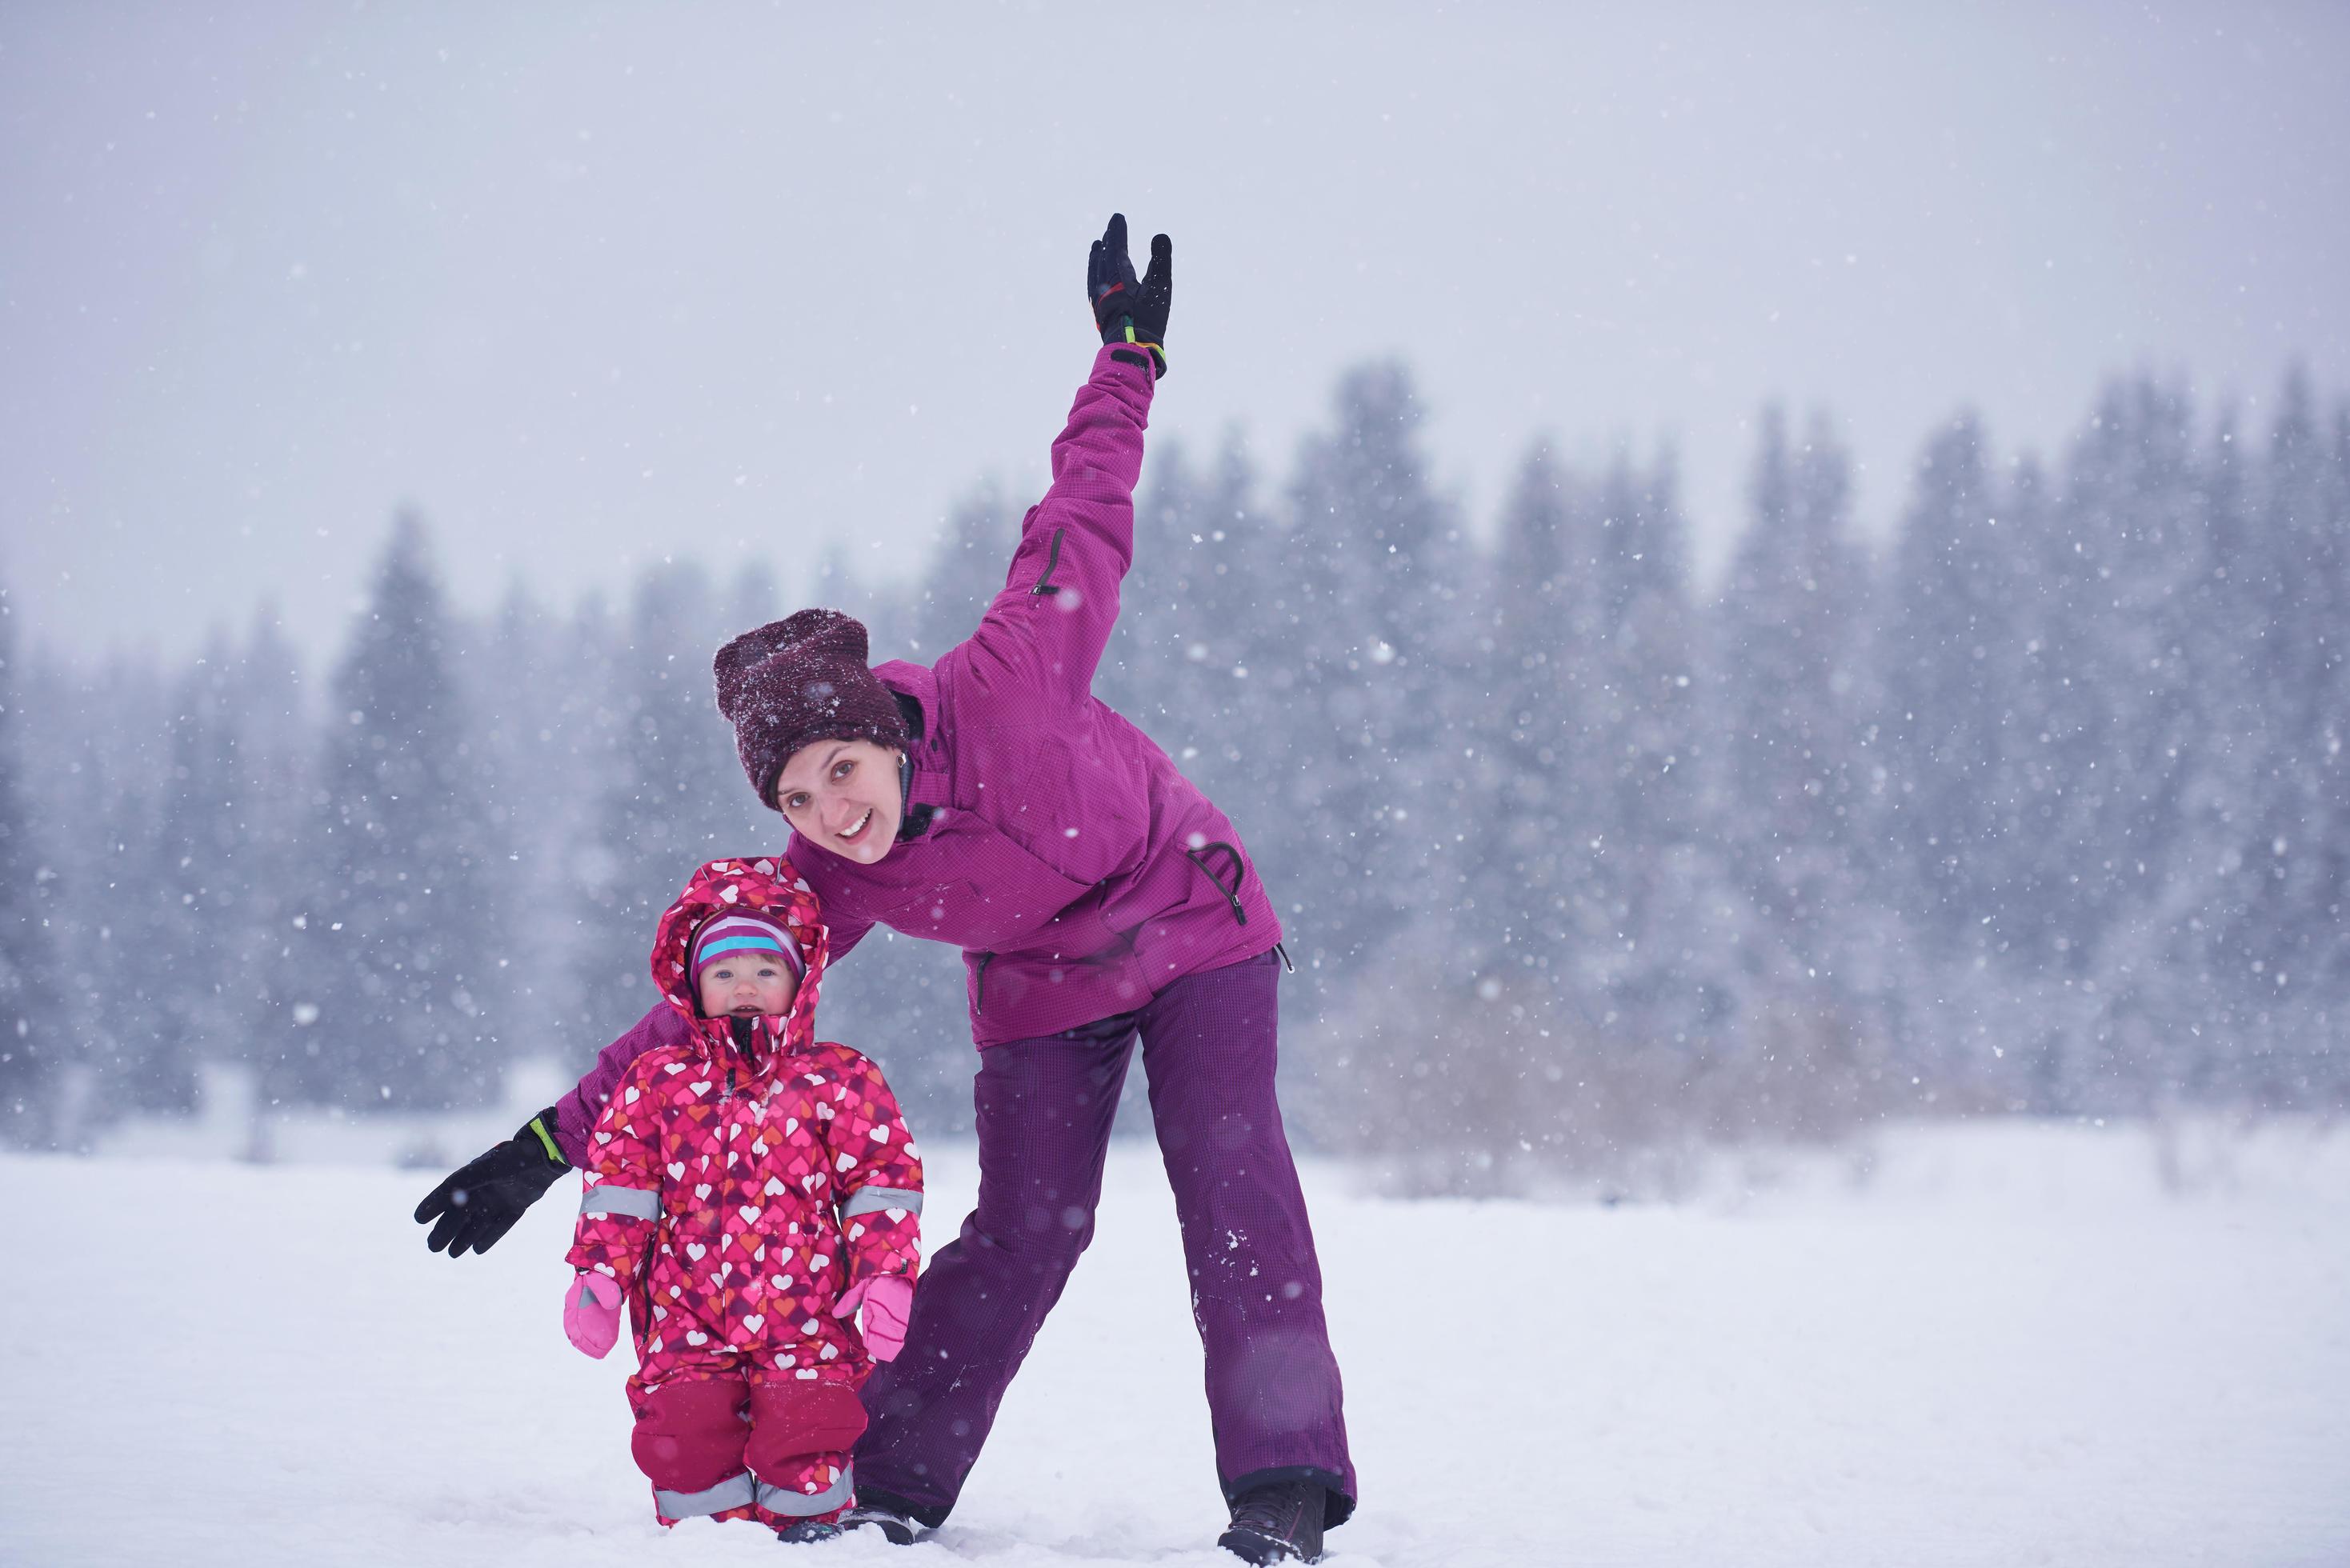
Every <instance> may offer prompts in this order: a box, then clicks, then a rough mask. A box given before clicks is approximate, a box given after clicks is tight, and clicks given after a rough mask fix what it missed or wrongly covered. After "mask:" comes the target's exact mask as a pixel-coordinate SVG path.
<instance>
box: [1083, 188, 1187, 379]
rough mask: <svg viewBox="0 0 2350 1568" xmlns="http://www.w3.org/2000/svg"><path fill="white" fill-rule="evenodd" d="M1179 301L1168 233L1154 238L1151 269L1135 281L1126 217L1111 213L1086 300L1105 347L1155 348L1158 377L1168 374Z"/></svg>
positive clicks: (1091, 264) (1089, 266)
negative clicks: (1173, 312)
mask: <svg viewBox="0 0 2350 1568" xmlns="http://www.w3.org/2000/svg"><path fill="white" fill-rule="evenodd" d="M1174 297H1175V246H1174V244H1173V243H1172V242H1171V241H1170V240H1169V239H1168V238H1167V236H1166V235H1165V234H1154V235H1152V236H1151V240H1150V270H1149V272H1146V273H1144V274H1143V275H1142V281H1141V282H1140V283H1137V282H1136V281H1135V279H1134V263H1133V261H1132V260H1131V259H1130V258H1129V257H1128V255H1127V254H1126V214H1125V213H1111V214H1110V215H1109V227H1107V228H1106V229H1104V230H1103V231H1102V237H1101V238H1099V239H1097V240H1096V241H1095V242H1094V248H1093V254H1092V255H1091V256H1090V257H1088V258H1087V262H1086V300H1087V303H1088V304H1090V305H1091V306H1093V307H1094V325H1095V326H1096V327H1099V328H1100V329H1101V340H1102V341H1103V342H1105V343H1136V344H1139V345H1141V346H1142V347H1144V348H1148V349H1149V350H1150V359H1151V363H1152V364H1153V365H1154V366H1155V367H1156V368H1157V369H1158V372H1159V374H1160V375H1162V376H1164V375H1165V374H1167V355H1166V353H1165V352H1164V348H1165V345H1166V342H1167V307H1168V306H1169V305H1170V304H1171V303H1172V302H1173V300H1174Z"/></svg>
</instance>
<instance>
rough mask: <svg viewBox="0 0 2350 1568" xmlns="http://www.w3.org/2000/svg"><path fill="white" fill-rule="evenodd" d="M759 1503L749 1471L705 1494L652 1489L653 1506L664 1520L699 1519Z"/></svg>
mask: <svg viewBox="0 0 2350 1568" xmlns="http://www.w3.org/2000/svg"><path fill="white" fill-rule="evenodd" d="M758 1500H759V1498H758V1482H757V1481H756V1480H754V1479H753V1478H752V1475H751V1472H750V1471H749V1470H744V1471H743V1473H742V1474H741V1475H739V1476H729V1477H728V1478H727V1479H726V1480H723V1481H720V1482H719V1483H718V1484H717V1485H716V1486H714V1487H712V1488H711V1489H710V1490H708V1491H663V1490H661V1489H660V1488H659V1487H655V1488H653V1507H654V1508H656V1509H658V1510H659V1511H660V1516H661V1517H662V1518H663V1519H701V1518H703V1517H705V1516H706V1515H709V1514H712V1513H723V1512H725V1511H727V1510H728V1509H730V1508H741V1507H743V1505H744V1504H746V1503H752V1502H756V1501H758Z"/></svg>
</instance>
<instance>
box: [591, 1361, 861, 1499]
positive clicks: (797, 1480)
mask: <svg viewBox="0 0 2350 1568" xmlns="http://www.w3.org/2000/svg"><path fill="white" fill-rule="evenodd" d="M779 1359H780V1360H781V1361H783V1362H784V1363H785V1365H783V1366H778V1365H777V1364H776V1363H777V1361H778V1360H779ZM790 1359H791V1356H790V1354H789V1353H788V1352H785V1354H784V1355H782V1356H780V1357H778V1356H777V1355H773V1354H770V1353H768V1352H766V1351H751V1352H744V1353H735V1352H721V1353H718V1354H714V1355H683V1356H681V1355H667V1354H662V1355H654V1356H652V1357H651V1358H650V1361H649V1362H648V1363H647V1364H646V1365H645V1366H642V1367H640V1368H639V1370H638V1371H637V1373H636V1374H635V1376H631V1377H630V1378H629V1408H630V1409H631V1410H633V1411H634V1412H635V1413H636V1417H637V1425H636V1431H635V1434H634V1435H633V1436H632V1437H631V1438H629V1448H630V1449H632V1450H633V1451H634V1452H635V1455H636V1459H637V1468H638V1469H641V1470H643V1471H644V1472H645V1474H646V1476H647V1477H648V1478H650V1480H651V1481H652V1483H653V1511H654V1512H655V1513H656V1514H657V1515H658V1516H659V1517H660V1521H661V1522H662V1523H663V1524H675V1523H676V1522H677V1521H680V1520H681V1519H697V1518H708V1519H755V1520H757V1521H760V1522H761V1523H763V1524H768V1525H775V1526H782V1525H786V1524H790V1523H792V1522H794V1521H798V1520H803V1519H815V1520H831V1519H834V1518H836V1517H837V1516H838V1514H839V1513H840V1511H841V1510H842V1509H844V1508H847V1506H848V1505H849V1503H850V1502H851V1501H854V1500H855V1496H856V1481H855V1479H854V1477H853V1476H852V1474H851V1473H850V1470H849V1464H848V1451H849V1449H852V1448H854V1447H855V1446H856V1443H857V1439H858V1437H859V1436H860V1435H861V1434H862V1433H863V1432H864V1430H865V1407H863V1406H862V1405H860V1404H858V1399H857V1385H856V1380H855V1379H853V1378H851V1377H850V1376H847V1375H846V1374H845V1372H844V1373H825V1374H816V1375H811V1374H810V1373H809V1372H808V1371H806V1369H802V1370H797V1371H795V1370H793V1369H792V1368H791V1367H790V1366H789V1365H788V1363H789V1361H790Z"/></svg>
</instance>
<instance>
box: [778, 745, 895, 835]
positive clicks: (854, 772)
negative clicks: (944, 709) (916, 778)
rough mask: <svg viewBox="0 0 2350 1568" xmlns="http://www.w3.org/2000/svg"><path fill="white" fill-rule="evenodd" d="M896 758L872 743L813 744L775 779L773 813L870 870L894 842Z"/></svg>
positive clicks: (889, 748) (798, 831) (795, 755)
mask: <svg viewBox="0 0 2350 1568" xmlns="http://www.w3.org/2000/svg"><path fill="white" fill-rule="evenodd" d="M898 759H899V753H898V751H897V749H896V748H895V747H892V746H883V745H877V744H876V743H874V742H871V741H818V742H816V743H815V744H813V745H807V746H802V747H801V748H800V749H799V750H798V751H796V752H794V753H792V755H791V760H790V761H788V762H786V763H784V771H783V772H782V773H780V774H776V775H775V809H777V810H778V811H780V812H782V813H783V814H784V820H785V822H788V823H790V824H791V825H792V831H793V832H795V833H796V834H798V835H799V836H801V837H802V838H805V839H806V840H807V841H808V842H809V843H811V844H816V845H821V846H823V847H825V848H827V849H829V850H831V851H832V852H833V853H834V854H835V855H837V856H840V857H843V858H844V859H848V860H854V861H857V862H858V863H859V864H860V865H865V866H870V865H872V864H873V863H874V862H875V861H876V860H879V859H880V858H881V857H883V856H884V855H887V854H889V851H890V849H891V848H892V847H893V846H895V845H896V844H897V842H898V820H899V806H900V800H901V796H900V794H899V784H898Z"/></svg>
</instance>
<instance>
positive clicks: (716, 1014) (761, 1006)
mask: <svg viewBox="0 0 2350 1568" xmlns="http://www.w3.org/2000/svg"><path fill="white" fill-rule="evenodd" d="M799 993H800V981H799V976H797V975H795V974H794V973H793V972H792V966H791V965H789V964H787V963H785V961H783V957H782V955H781V954H779V953H767V952H740V953H728V954H727V955H726V956H725V957H723V958H722V959H720V960H719V961H717V962H715V963H713V964H712V965H711V966H710V967H709V968H708V969H705V970H703V971H702V1016H703V1017H704V1018H727V1017H742V1018H755V1017H758V1016H759V1015H761V1014H763V1013H764V1014H769V1015H773V1014H775V1013H779V1012H790V1011H791V1007H792V998H793V997H795V996H797V995H798V994H799Z"/></svg>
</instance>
